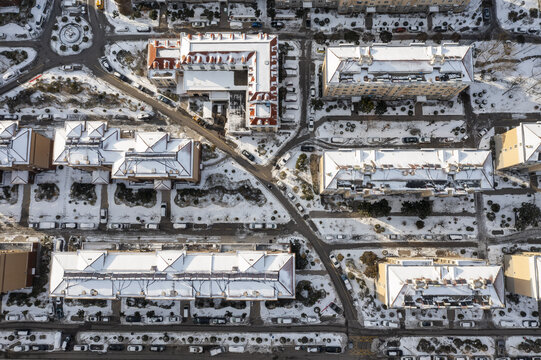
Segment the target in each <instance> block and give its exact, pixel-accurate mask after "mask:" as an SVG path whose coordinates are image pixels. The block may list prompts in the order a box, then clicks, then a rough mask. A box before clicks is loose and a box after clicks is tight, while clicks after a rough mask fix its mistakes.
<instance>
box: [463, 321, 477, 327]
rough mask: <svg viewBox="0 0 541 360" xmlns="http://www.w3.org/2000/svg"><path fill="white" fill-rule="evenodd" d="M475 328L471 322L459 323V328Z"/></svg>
mask: <svg viewBox="0 0 541 360" xmlns="http://www.w3.org/2000/svg"><path fill="white" fill-rule="evenodd" d="M474 326H475V322H473V321H461V322H460V327H463V328H472V327H474Z"/></svg>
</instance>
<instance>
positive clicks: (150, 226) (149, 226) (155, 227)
mask: <svg viewBox="0 0 541 360" xmlns="http://www.w3.org/2000/svg"><path fill="white" fill-rule="evenodd" d="M145 229H149V230H159V229H160V224H153V223H148V224H145Z"/></svg>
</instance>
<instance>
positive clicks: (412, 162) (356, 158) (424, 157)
mask: <svg viewBox="0 0 541 360" xmlns="http://www.w3.org/2000/svg"><path fill="white" fill-rule="evenodd" d="M493 171H494V170H493V165H492V155H491V153H490V151H485V150H469V149H422V150H406V149H379V150H374V149H351V150H333V151H325V152H324V154H323V172H324V174H323V181H324V183H323V188H324V190H328V191H333V190H338V189H340V188H351V187H352V186H354V187H355V188H356V190H357V191H359V190H360V189H371V190H374V191H375V190H376V189H380V188H385V189H390V190H403V191H419V190H423V189H428V188H430V189H433V190H435V191H436V192H438V191H446V189H458V188H460V189H462V188H467V189H473V190H481V189H491V188H492V187H493V184H494V179H493Z"/></svg>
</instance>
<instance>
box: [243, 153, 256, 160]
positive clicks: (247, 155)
mask: <svg viewBox="0 0 541 360" xmlns="http://www.w3.org/2000/svg"><path fill="white" fill-rule="evenodd" d="M242 155H244V156H245V157H246V158H247V159H248V160H250V161H255V156H253V155H252V154H250V153H249V152H248V151H246V150H242Z"/></svg>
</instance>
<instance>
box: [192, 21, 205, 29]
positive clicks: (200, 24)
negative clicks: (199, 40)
mask: <svg viewBox="0 0 541 360" xmlns="http://www.w3.org/2000/svg"><path fill="white" fill-rule="evenodd" d="M205 25H206V24H205V23H204V22H203V21H194V22H192V27H193V28H195V29H200V28H204V27H205Z"/></svg>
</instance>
